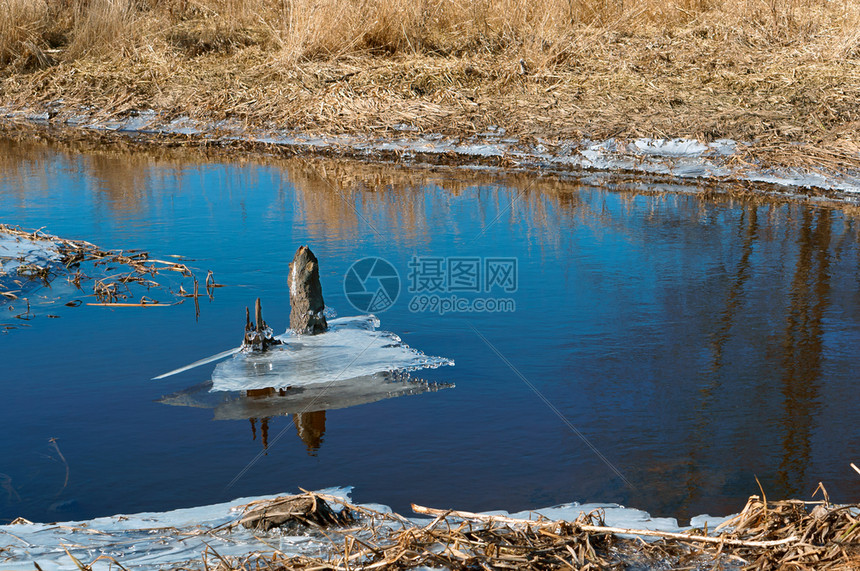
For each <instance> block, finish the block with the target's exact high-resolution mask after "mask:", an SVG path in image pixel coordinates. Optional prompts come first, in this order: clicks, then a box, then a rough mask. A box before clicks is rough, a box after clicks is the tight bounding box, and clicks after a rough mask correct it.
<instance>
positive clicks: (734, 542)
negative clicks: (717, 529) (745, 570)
mask: <svg viewBox="0 0 860 571" xmlns="http://www.w3.org/2000/svg"><path fill="white" fill-rule="evenodd" d="M412 511H414V512H415V513H419V514H422V515H436V516H443V517H447V516H451V517H457V518H462V519H469V520H476V521H481V522H487V523H492V522H501V523H507V524H512V525H524V526H538V527H541V526H547V525H555V524H557V523H558V522H552V521H550V520H546V519H544V520H529V519H514V518H509V517H502V516H494V515H483V514H477V513H472V512H465V511H457V510H440V509H434V508H427V507H424V506H419V505H415V504H412ZM577 527H578V528H579V529H581V530H582V531H586V532H588V531H590V532H594V533H609V534H618V535H638V536H642V537H660V538H663V539H677V540H679V541H693V542H700V543H715V544H719V545H731V546H737V547H775V546H777V545H785V544H787V543H793V542H795V541H797V540H798V539H799V538H798V537H795V536H792V537H786V538H784V539H776V540H773V541H744V540H740V539H729V538H725V537H710V536H707V535H690V534H687V533H674V532H669V531H658V530H652V529H632V528H625V527H611V526H606V525H586V524H580V525H578V526H577Z"/></svg>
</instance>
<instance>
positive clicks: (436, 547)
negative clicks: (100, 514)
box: [203, 493, 860, 571]
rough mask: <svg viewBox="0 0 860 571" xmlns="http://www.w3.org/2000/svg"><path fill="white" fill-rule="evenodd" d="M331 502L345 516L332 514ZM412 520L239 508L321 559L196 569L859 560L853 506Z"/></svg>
mask: <svg viewBox="0 0 860 571" xmlns="http://www.w3.org/2000/svg"><path fill="white" fill-rule="evenodd" d="M329 502H331V503H332V504H341V505H342V506H343V509H341V510H339V511H335V510H334V509H333V508H332V507H331V506H330V505H329ZM812 506H814V507H812ZM413 510H414V511H416V512H417V513H420V514H422V515H430V516H431V517H434V518H435V519H433V520H432V521H431V522H429V523H427V524H426V525H423V524H421V523H418V522H413V521H410V520H408V519H406V518H404V517H402V516H400V515H398V514H396V513H380V512H376V511H373V510H370V509H367V508H363V507H360V506H356V505H353V504H350V503H348V502H345V501H343V500H342V499H340V498H336V497H332V496H326V495H318V494H313V493H305V494H303V495H298V496H285V497H281V498H276V499H274V500H263V501H259V502H255V503H253V504H249V505H248V506H245V512H244V514H243V516H242V517H241V519H240V521H238V522H235V523H234V524H233V526H238V525H243V526H245V527H248V528H252V529H256V530H258V532H261V531H263V530H270V529H272V528H275V527H282V529H283V533H286V534H302V535H304V534H307V533H313V531H311V530H314V529H316V530H324V531H322V533H323V534H324V535H325V537H326V538H327V539H328V540H329V541H331V545H332V548H331V550H330V552H329V554H328V557H327V558H324V557H304V556H292V557H291V556H288V555H286V554H284V553H281V552H275V553H252V554H249V555H247V556H245V557H241V558H225V557H221V556H220V555H218V553H217V551H215V550H214V549H212V550H211V553H209V552H207V553H206V554H204V560H203V564H204V566H205V567H206V568H207V569H209V568H214V569H217V570H218V571H232V570H251V569H256V570H262V569H268V570H270V571H281V570H285V569H307V570H311V569H314V570H323V569H327V570H328V569H330V570H333V571H334V570H336V571H347V570H348V569H424V568H427V567H432V568H443V569H462V570H466V569H538V570H541V569H561V568H572V569H627V568H637V569H645V568H666V569H668V568H671V569H744V570H749V571H764V570H767V569H795V570H797V571H812V570H813V569H814V570H829V571H848V570H853V569H856V568H857V566H856V563H857V561H858V557H860V542H858V538H860V519H858V516H860V506H858V505H856V504H855V505H846V506H835V505H832V504H830V503H829V502H827V501H826V500H825V501H822V502H802V501H799V500H786V501H779V502H766V501H762V500H761V499H760V498H759V497H758V496H752V497H750V499H749V501H748V502H747V505H746V507H745V508H744V509H743V511H742V512H741V513H740V514H738V515H737V516H736V517H734V518H733V519H732V520H730V521H728V522H726V523H724V524H722V525H721V526H719V527H718V528H717V529H715V530H710V533H709V530H707V529H693V530H690V531H687V532H684V533H668V532H661V531H653V530H644V529H643V530H636V529H622V528H613V527H607V526H606V525H605V523H604V521H603V514H602V512H601V510H595V511H593V512H591V513H580V514H579V516H578V517H577V518H576V520H575V521H551V520H548V519H543V518H541V519H536V520H523V519H513V518H510V517H505V516H491V515H482V514H474V513H469V512H458V511H454V510H433V509H428V508H422V507H420V506H414V505H413ZM346 526H349V527H346ZM625 536H626V537H625ZM630 536H633V537H635V539H630ZM642 538H650V539H651V540H652V541H649V542H646V541H643V540H642ZM654 539H657V541H653V540H654ZM210 563H211V564H212V565H211V567H210Z"/></svg>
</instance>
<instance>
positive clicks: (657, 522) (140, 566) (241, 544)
mask: <svg viewBox="0 0 860 571" xmlns="http://www.w3.org/2000/svg"><path fill="white" fill-rule="evenodd" d="M350 491H351V488H348V487H345V488H329V489H326V490H319V492H320V493H324V494H330V495H334V496H339V497H341V498H344V499H347V500H348V499H349V493H350ZM275 497H277V496H276V495H275V496H264V497H259V498H240V499H237V500H234V501H231V502H226V503H222V504H216V505H211V506H202V507H196V508H187V509H178V510H174V511H169V512H163V513H140V514H135V515H117V516H113V517H101V518H96V519H93V520H89V521H74V522H66V523H61V524H42V523H35V524H23V525H5V526H0V567H2V568H3V569H8V570H9V571H16V570H19V569H27V570H28V571H30V570H32V569H34V565H33V563H34V562H36V563H38V564H39V567H40V568H42V569H44V570H46V571H47V570H57V569H74V568H75V565H74V563H73V560H72V559H71V557H70V556H69V554H67V553H66V551H65V550H66V549H68V550H69V553H70V554H71V555H72V556H74V557H75V558H76V559H78V560H79V561H81V562H82V563H83V564H85V565H88V564H91V563H93V561H95V560H96V559H97V558H98V557H100V556H108V557H111V558H114V559H116V560H117V561H119V562H120V563H121V564H122V566H123V568H125V569H130V570H131V569H135V570H145V569H164V568H175V567H178V566H189V567H190V568H199V567H200V565H194V564H193V562H194V561H195V560H197V561H198V562H199V560H200V557H201V555H202V554H203V553H204V551H206V550H207V548H208V546H211V547H213V548H215V550H216V551H217V552H218V554H220V555H222V556H231V557H241V556H243V555H247V554H250V553H254V552H262V553H272V552H273V551H274V550H278V551H280V552H282V553H284V554H286V555H313V556H322V557H325V556H326V555H327V554H329V553H332V552H334V551H339V550H341V549H342V547H343V544H342V542H339V543H338V544H337V545H333V544H332V543H331V542H329V541H328V540H327V539H326V538H325V536H324V535H322V534H319V533H315V532H313V531H304V530H303V531H299V532H298V533H295V532H292V533H291V532H285V531H280V530H272V531H269V532H259V531H257V532H252V531H250V530H246V529H244V528H242V527H236V528H232V529H231V528H229V527H227V526H226V525H225V524H229V523H230V522H233V521H235V520H237V519H238V517H239V515H240V510H238V509H237V507H238V506H241V505H243V504H247V503H249V502H251V501H254V500H259V499H267V498H275ZM363 506H364V507H366V508H369V509H373V510H376V511H379V512H385V513H387V512H390V511H391V510H390V509H389V508H387V507H386V506H381V505H379V504H363ZM332 507H333V508H335V509H337V507H338V506H337V504H332ZM593 510H600V511H601V512H602V513H603V514H605V521H606V524H607V525H610V526H616V527H624V528H636V529H650V530H660V531H672V532H679V531H684V530H686V529H689V527H678V525H677V524H676V523H675V520H674V519H671V518H652V517H651V516H650V515H649V514H648V512H644V511H642V510H637V509H632V508H625V507H623V506H619V505H617V504H578V503H570V504H564V505H561V506H556V507H550V508H542V509H537V510H533V511H527V512H519V513H514V514H510V515H511V517H515V518H518V519H537V518H538V517H539V516H545V517H548V518H550V519H554V520H567V521H574V520H576V518H577V517H578V516H579V514H580V513H583V512H584V513H589V512H591V511H593ZM486 513H488V514H493V515H508V513H507V512H486ZM404 515H406V514H404ZM725 519H727V518H710V517H708V516H700V517H698V518H695V519H694V522H692V523H693V524H694V525H695V526H696V527H702V526H703V525H704V523H705V521H707V523H708V528H709V529H713V528H714V527H715V526H716V525H717V524H718V523H721V522H722V521H724V520H725ZM412 521H413V522H414V523H415V524H416V525H425V524H426V523H428V522H429V521H430V520H428V519H425V518H412ZM209 559H210V562H214V561H215V560H216V559H217V558H216V557H215V556H214V555H213V554H212V552H211V551H210V552H209ZM92 568H93V569H94V570H99V571H100V570H102V569H117V568H118V567H117V566H116V564H114V563H112V561H111V560H110V559H107V558H106V559H101V560H99V561H97V562H95V563H94V564H93V565H92Z"/></svg>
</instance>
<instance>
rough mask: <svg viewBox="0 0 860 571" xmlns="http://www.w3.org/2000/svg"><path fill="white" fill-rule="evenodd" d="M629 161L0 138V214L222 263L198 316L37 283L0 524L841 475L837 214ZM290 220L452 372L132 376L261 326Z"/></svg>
mask: <svg viewBox="0 0 860 571" xmlns="http://www.w3.org/2000/svg"><path fill="white" fill-rule="evenodd" d="M636 184H637V188H638V190H635V191H634V190H631V189H630V188H628V187H623V186H618V185H613V184H611V183H608V182H606V181H605V180H603V179H602V178H601V177H599V176H590V177H589V178H586V179H580V180H559V179H557V178H555V177H549V176H547V177H535V176H530V175H524V174H516V175H514V174H507V175H505V174H500V173H493V172H490V171H484V170H469V169H444V168H437V169H429V168H412V169H409V168H403V167H397V166H392V165H374V164H362V163H352V162H340V161H334V160H308V159H300V158H299V159H290V160H286V159H284V160H280V159H278V160H276V159H263V158H260V159H246V160H241V161H236V162H222V161H219V160H215V159H203V158H200V157H198V158H194V157H188V156H185V157H183V156H182V155H178V154H171V153H167V152H165V153H161V154H151V153H142V152H135V153H130V152H124V151H121V150H117V149H113V148H105V149H101V150H99V151H95V152H94V151H88V152H75V151H72V150H70V149H69V148H60V147H54V146H49V145H44V144H41V143H35V142H34V143H20V142H10V141H0V222H3V223H6V224H14V225H20V226H21V227H24V228H29V229H35V228H44V231H45V232H48V233H51V234H55V235H59V236H62V237H64V238H75V239H83V240H87V241H89V242H92V243H95V244H97V245H99V246H101V247H103V248H109V249H124V250H126V249H133V248H139V249H144V250H147V251H148V252H150V253H151V254H152V255H153V256H154V257H158V258H162V259H165V258H166V257H167V256H171V255H179V256H183V257H184V258H183V259H187V260H189V261H188V262H186V263H187V264H188V265H189V266H191V267H192V268H193V269H194V270H195V272H197V274H198V277H199V278H200V279H201V280H202V278H203V277H204V276H205V275H206V272H208V271H210V270H211V271H212V272H213V274H214V276H215V278H216V280H217V281H218V282H219V283H221V284H224V285H225V287H223V288H219V289H217V290H215V293H214V298H213V299H212V300H211V301H210V300H209V299H208V298H204V299H203V301H201V303H200V313H199V317H196V316H195V308H194V305H193V303H190V302H187V303H184V304H182V305H179V306H176V307H172V308H157V309H146V308H103V307H92V306H86V305H81V306H79V307H67V306H65V305H62V304H58V306H57V307H55V308H53V309H52V310H51V313H52V314H54V315H56V316H58V317H59V318H57V319H50V318H48V317H47V315H46V314H44V313H43V314H40V315H37V317H36V318H34V319H32V320H29V321H27V322H26V323H21V325H22V326H21V327H19V328H15V329H11V330H8V331H7V332H6V333H4V334H0V387H2V390H3V392H4V398H3V399H2V401H0V432H2V434H3V437H2V439H0V523H6V522H8V521H10V520H12V519H14V518H15V517H17V516H23V517H26V518H28V519H31V520H35V521H55V520H70V519H82V518H90V517H95V516H102V515H111V514H115V513H123V512H124V513H130V512H137V511H154V510H167V509H173V508H177V507H185V506H193V505H202V504H211V503H216V502H221V501H225V500H229V499H231V498H235V497H239V496H254V495H262V494H272V493H278V492H287V491H295V490H297V488H299V487H302V488H305V489H319V488H323V487H328V486H342V485H350V486H354V487H355V491H354V493H353V497H354V499H355V500H356V501H359V502H379V503H383V504H387V505H390V506H391V507H392V508H394V509H395V510H398V511H402V512H404V513H408V512H409V503H410V502H415V503H418V504H422V505H429V506H437V507H451V508H458V509H465V510H471V511H483V510H492V509H507V510H510V511H518V510H522V509H528V508H533V507H540V506H548V505H553V504H559V503H564V502H571V501H587V502H618V503H621V504H625V505H629V506H634V507H637V508H641V509H645V510H649V511H650V512H652V514H654V515H659V516H675V517H678V518H680V519H684V518H688V517H689V516H691V515H694V514H700V513H711V514H727V513H730V512H733V511H737V510H739V509H740V508H741V507H742V506H743V503H744V501H745V499H746V498H747V496H749V495H750V494H754V493H758V489H759V488H758V484H757V483H756V478H758V480H759V481H760V482H761V485H762V487H763V488H764V491H765V492H766V494H767V496H768V498H782V497H788V496H792V497H800V498H804V499H805V498H808V497H809V496H810V495H811V494H812V492H813V490H814V489H815V488H816V486H817V484H818V482H823V483H824V485H825V486H826V488H827V490H828V492H829V493H830V496H831V499H834V500H836V501H857V498H858V497H860V477H858V476H857V474H856V473H854V472H853V471H852V470H851V469H850V468H849V466H848V464H849V462H852V461H853V462H855V463H857V462H858V461H860V391H858V388H857V379H858V368H857V365H856V363H857V354H858V353H857V351H858V347H860V288H858V279H860V242H858V238H860V233H858V228H860V226H858V225H859V224H860V221H858V216H857V212H856V211H851V210H849V209H847V208H846V209H837V208H828V207H816V206H812V205H809V204H803V203H797V202H794V203H793V202H789V201H784V200H771V199H764V198H750V199H737V198H729V197H727V196H725V195H716V196H713V195H711V196H705V195H703V194H701V193H700V192H698V191H697V189H696V187H695V186H686V187H685V186H677V187H674V188H672V189H671V190H674V191H677V192H666V190H667V187H666V185H657V184H656V183H655V184H653V185H652V184H650V183H649V182H648V181H647V180H640V181H638V182H637V183H636ZM303 244H306V245H309V246H310V247H311V248H312V250H313V251H314V253H315V254H316V256H317V257H318V258H319V261H320V268H321V281H322V286H323V293H324V296H325V301H326V304H327V306H329V307H330V308H333V309H334V310H335V311H336V312H337V315H338V316H341V317H347V316H354V315H360V314H363V313H366V312H365V311H361V310H360V309H361V308H359V309H356V307H354V305H353V302H356V300H357V299H358V298H356V297H355V296H354V295H353V294H354V291H353V290H350V292H349V293H350V295H347V293H346V292H345V290H344V283H345V281H344V277H345V276H347V274H348V273H349V272H350V271H351V268H353V264H354V263H355V262H357V261H359V260H362V259H364V258H368V257H377V258H381V259H383V260H384V261H385V262H387V263H388V264H389V265H388V266H385V267H386V268H388V269H389V270H391V269H393V274H394V276H395V277H397V278H398V282H397V283H398V286H399V287H398V291H397V292H396V294H397V298H396V300H395V301H394V302H393V304H391V301H392V299H391V298H393V297H394V295H389V296H388V297H384V296H383V298H382V299H377V300H376V302H375V303H377V305H376V306H375V307H376V309H378V310H379V311H376V315H377V317H378V318H379V320H380V322H381V329H383V330H386V331H390V332H394V333H396V334H397V335H398V336H400V337H401V338H402V340H403V341H404V342H405V343H407V344H409V345H410V346H411V347H413V348H416V349H418V350H420V351H423V352H424V353H426V354H427V355H433V356H440V357H446V358H449V359H452V360H453V361H454V362H455V363H456V364H455V366H454V367H449V366H443V367H440V368H437V369H431V370H424V371H418V372H415V373H413V377H416V378H420V379H424V380H427V381H430V382H432V383H452V384H454V385H455V386H454V387H447V388H446V387H437V388H438V389H439V390H433V391H425V390H424V389H421V390H415V391H400V392H398V391H397V390H393V389H392V391H390V394H388V393H386V394H385V395H383V396H388V397H390V398H384V399H382V400H376V402H364V403H362V399H360V398H354V399H353V400H352V401H350V400H349V399H350V398H352V397H349V398H347V396H348V395H341V396H343V398H344V399H346V402H337V403H335V404H332V405H331V406H332V407H336V408H332V409H330V410H327V411H321V410H314V408H318V407H313V406H311V407H308V406H306V405H307V402H305V403H304V404H302V405H301V407H300V409H296V408H295V407H293V408H292V409H290V408H289V407H286V408H284V407H282V408H281V409H278V408H277V407H274V408H265V407H264V408H263V409H255V408H254V406H255V403H256V402H257V401H255V400H254V399H253V398H252V397H247V396H243V395H242V394H241V393H236V394H232V393H230V395H231V398H234V397H235V398H234V400H233V401H232V402H233V406H232V408H231V409H230V410H226V411H225V409H223V408H219V405H218V403H217V402H213V399H212V395H213V393H210V392H208V385H205V383H206V382H207V381H209V380H210V379H211V378H212V374H213V370H214V368H215V364H214V363H213V364H209V365H204V366H201V367H197V368H195V369H192V370H189V371H186V372H184V373H181V374H178V375H174V376H171V377H168V378H166V379H163V380H157V381H156V380H152V378H153V377H155V376H157V375H160V374H162V373H165V372H167V371H170V370H172V369H175V368H178V367H181V366H183V365H186V364H188V363H190V362H192V361H195V360H197V359H201V358H204V357H207V356H209V355H212V354H215V353H218V352H221V351H224V350H226V349H230V348H231V347H235V346H236V345H237V344H238V342H239V340H240V339H241V335H242V326H243V324H244V320H245V307H246V306H249V305H252V304H253V301H254V299H255V298H257V297H260V298H261V300H262V304H263V307H264V314H265V317H266V321H267V322H268V323H269V324H271V325H272V326H273V327H274V328H275V330H276V331H277V332H282V331H284V330H285V329H286V327H287V325H288V322H289V300H288V290H287V275H288V272H289V270H288V264H289V262H290V260H291V258H292V256H293V253H294V252H295V251H296V249H297V248H298V247H299V246H300V245H303ZM358 267H359V268H360V266H358ZM353 269H354V268H353ZM391 273H392V272H390V271H389V273H388V274H386V275H387V276H388V277H391ZM57 283H59V282H57ZM348 283H349V282H348ZM390 284H391V280H388V281H387V282H386V281H385V278H382V279H378V280H373V279H371V280H367V281H365V282H363V286H364V287H366V288H367V291H368V292H370V293H373V292H374V291H375V292H380V291H385V292H386V293H391V291H393V290H391V291H389V289H388V286H389V285H390ZM185 285H186V289H187V288H188V284H187V283H186V284H185ZM55 287H56V286H55ZM76 295H77V297H78V298H81V299H83V300H84V301H87V300H89V299H90V298H85V297H83V293H81V292H78V293H77V294H76ZM63 301H65V299H63ZM359 305H361V301H360V300H359ZM455 306H456V307H455ZM486 307H490V308H493V309H495V310H496V311H488V310H486ZM443 310H444V311H443ZM0 311H5V310H4V307H3V306H0ZM6 313H10V312H6ZM3 321H4V322H6V323H8V322H9V319H8V318H6V317H4V318H3ZM335 389H337V390H336V391H335V392H337V391H347V388H346V387H343V386H341V387H337V386H336V387H335ZM224 394H226V393H222V394H221V395H216V396H224ZM176 395H185V396H187V398H184V399H177V396H176ZM189 395H190V396H189ZM328 396H329V397H332V398H335V397H337V396H339V395H337V394H330V395H328ZM376 396H377V397H379V398H381V396H380V395H376ZM171 398H172V404H168V403H166V402H165V401H171ZM236 399H238V400H236ZM215 400H217V399H215ZM364 400H375V397H374V398H373V399H364ZM179 401H181V402H179ZM237 403H238V404H237ZM349 404H354V405H355V406H348V405H349ZM246 405H249V406H246ZM299 412H302V413H301V414H299Z"/></svg>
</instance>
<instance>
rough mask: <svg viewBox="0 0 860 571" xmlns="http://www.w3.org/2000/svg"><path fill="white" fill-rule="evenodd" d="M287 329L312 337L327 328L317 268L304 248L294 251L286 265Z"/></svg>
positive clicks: (314, 261)
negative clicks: (288, 298) (288, 295)
mask: <svg viewBox="0 0 860 571" xmlns="http://www.w3.org/2000/svg"><path fill="white" fill-rule="evenodd" d="M289 287H290V329H292V330H293V331H295V332H296V333H302V334H309V335H316V334H317V333H323V332H324V331H325V330H326V329H328V324H327V323H326V320H325V315H323V312H324V311H325V302H324V301H323V295H322V285H320V269H319V263H318V262H317V258H316V256H314V254H313V252H311V250H310V248H308V247H307V246H302V247H300V248H299V249H298V250H297V251H296V255H295V256H294V257H293V261H292V263H291V264H290V277H289Z"/></svg>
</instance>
